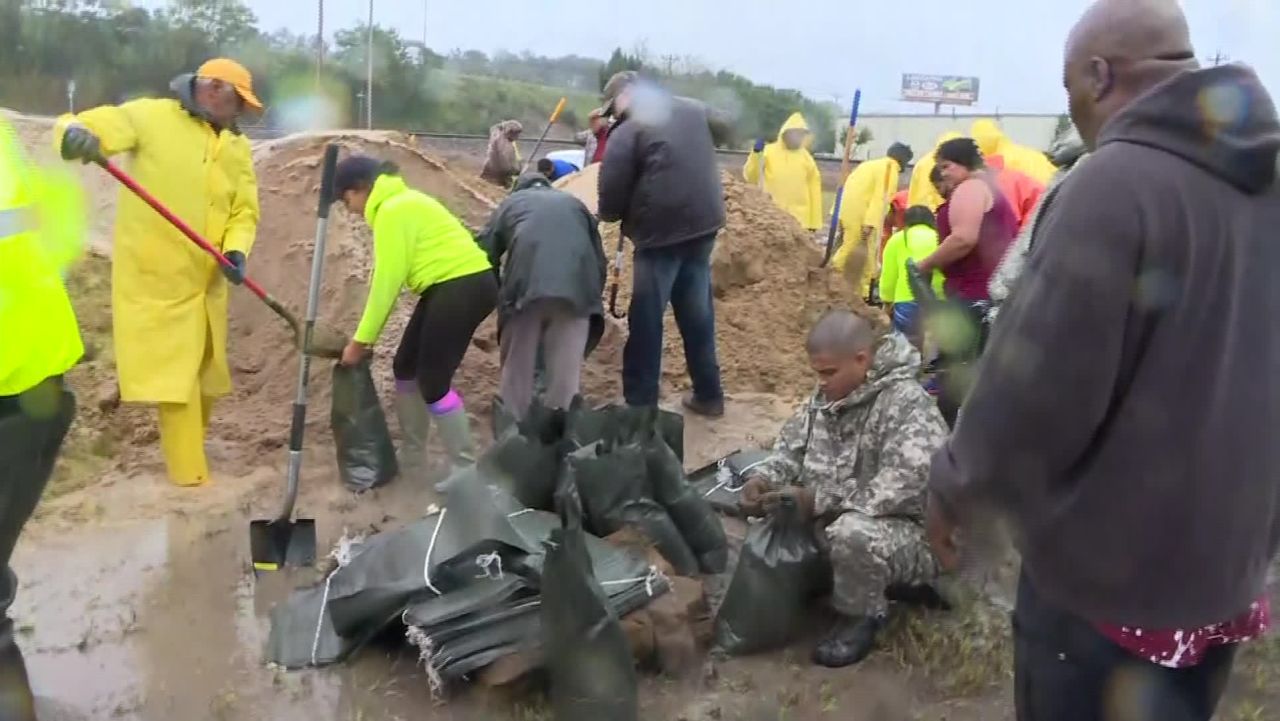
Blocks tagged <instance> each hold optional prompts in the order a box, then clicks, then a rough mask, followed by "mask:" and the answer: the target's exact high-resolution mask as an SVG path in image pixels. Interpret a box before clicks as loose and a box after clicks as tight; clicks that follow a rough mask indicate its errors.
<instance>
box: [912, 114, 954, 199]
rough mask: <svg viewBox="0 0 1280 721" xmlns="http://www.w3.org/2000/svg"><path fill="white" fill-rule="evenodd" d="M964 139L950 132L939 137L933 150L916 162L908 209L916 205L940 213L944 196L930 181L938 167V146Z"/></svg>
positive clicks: (913, 169)
mask: <svg viewBox="0 0 1280 721" xmlns="http://www.w3.org/2000/svg"><path fill="white" fill-rule="evenodd" d="M959 137H963V136H961V135H960V133H957V132H954V131H948V132H946V133H943V134H942V135H939V136H938V142H936V143H934V144H933V150H930V151H929V152H928V153H925V155H924V157H923V158H920V160H918V161H916V164H915V167H914V168H912V169H911V185H910V187H909V188H908V189H907V207H908V208H910V207H911V206H914V205H924V206H927V207H928V208H929V210H932V211H934V212H935V213H936V212H938V206H939V205H942V196H941V195H938V190H937V188H935V187H934V185H933V181H931V180H929V174H930V173H932V172H933V168H934V166H935V165H937V158H935V157H934V155H933V154H934V153H936V152H937V151H938V146H939V145H942V144H943V143H945V142H947V141H948V140H952V139H954V138H959Z"/></svg>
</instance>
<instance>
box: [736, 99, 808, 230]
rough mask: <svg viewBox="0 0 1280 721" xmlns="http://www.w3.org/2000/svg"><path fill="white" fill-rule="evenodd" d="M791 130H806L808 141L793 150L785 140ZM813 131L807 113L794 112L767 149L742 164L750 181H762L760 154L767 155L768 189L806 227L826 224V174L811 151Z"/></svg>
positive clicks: (766, 176)
mask: <svg viewBox="0 0 1280 721" xmlns="http://www.w3.org/2000/svg"><path fill="white" fill-rule="evenodd" d="M788 130H803V131H804V132H805V141H804V143H803V144H802V145H801V146H800V147H799V148H797V149H795V150H791V149H790V148H788V147H787V144H786V143H784V142H782V135H783V134H784V133H786V132H787V131H788ZM812 141H813V133H812V132H810V131H809V125H808V124H807V123H805V121H804V116H803V115H801V114H800V113H792V114H791V117H789V118H787V122H785V123H783V124H782V127H781V128H779V129H778V139H777V140H775V141H774V142H772V143H769V144H768V145H766V146H764V151H763V153H757V152H755V151H754V150H753V151H751V153H750V154H749V155H748V156H747V162H746V164H744V165H743V166H742V176H743V177H744V178H745V179H746V181H747V182H748V183H751V184H752V185H755V184H756V183H759V182H760V156H761V155H762V154H763V155H764V189H765V190H766V191H767V192H768V193H769V195H770V197H772V198H773V202H774V203H777V205H778V207H779V208H782V209H783V210H785V211H787V212H788V213H790V214H791V215H792V216H793V217H794V218H795V219H796V220H797V221H798V222H799V223H800V226H801V227H803V228H805V229H806V230H817V229H818V228H820V227H822V177H821V176H820V175H819V174H818V164H817V163H816V162H814V160H813V154H812V153H810V152H809V146H810V145H812Z"/></svg>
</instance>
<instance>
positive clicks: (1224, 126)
mask: <svg viewBox="0 0 1280 721" xmlns="http://www.w3.org/2000/svg"><path fill="white" fill-rule="evenodd" d="M1211 117H1212V119H1213V120H1214V122H1210V118H1211ZM1097 146H1098V147H1097V149H1096V150H1095V151H1094V152H1093V153H1092V154H1091V155H1090V157H1089V161H1088V162H1087V163H1085V164H1083V165H1081V166H1079V167H1078V168H1077V169H1076V170H1074V171H1072V173H1071V174H1070V176H1068V178H1067V179H1066V181H1064V182H1063V184H1062V186H1061V188H1060V189H1059V191H1058V195H1057V198H1056V200H1054V202H1053V204H1052V205H1051V206H1050V207H1049V208H1048V210H1047V213H1046V215H1045V217H1044V218H1042V219H1041V221H1040V228H1039V229H1038V230H1037V233H1036V242H1035V246H1034V249H1033V251H1032V253H1031V255H1030V256H1029V258H1028V261H1027V269H1026V272H1025V273H1024V275H1023V277H1022V279H1021V280H1020V281H1019V285H1018V290H1017V292H1015V293H1014V294H1013V295H1012V297H1011V298H1010V299H1009V301H1008V302H1007V303H1006V304H1005V307H1004V310H1002V311H1001V314H1000V322H999V323H997V324H996V325H995V328H994V332H993V334H992V337H991V341H990V345H988V347H987V350H986V355H985V356H984V359H983V362H982V368H981V370H980V372H979V376H978V379H977V382H976V383H975V384H974V387H973V389H972V391H971V393H970V395H969V396H968V398H967V399H966V401H965V406H964V409H963V411H962V412H961V414H960V419H959V422H958V423H957V425H956V428H955V432H954V433H953V435H952V437H951V439H950V440H949V441H948V443H947V445H946V447H945V448H943V450H942V451H940V452H939V453H938V454H937V455H936V456H935V457H934V463H933V470H932V473H931V477H930V487H931V488H932V490H933V492H934V493H935V494H936V496H937V497H938V498H939V499H940V501H941V502H942V504H943V506H944V507H946V508H948V509H950V510H951V512H952V513H954V514H957V515H959V516H960V517H962V518H963V517H965V516H967V515H968V514H969V513H970V512H973V511H977V510H984V509H985V508H994V510H996V511H998V512H1002V513H1003V514H1004V515H1005V516H1006V518H1007V519H1008V520H1009V522H1010V525H1011V527H1012V528H1013V529H1014V531H1015V538H1016V539H1017V542H1018V545H1019V548H1020V550H1021V551H1022V557H1023V563H1024V566H1023V570H1024V572H1025V573H1027V574H1028V576H1029V577H1030V579H1031V580H1032V582H1033V583H1034V585H1035V587H1036V589H1037V590H1038V591H1039V592H1040V593H1041V595H1042V596H1043V597H1044V598H1045V600H1046V601H1047V602H1049V603H1051V604H1053V605H1055V606H1057V607H1058V608H1061V609H1064V610H1066V611H1069V612H1071V613H1073V614H1075V615H1077V616H1080V617H1082V618H1085V619H1088V620H1089V621H1093V622H1101V623H1111V624H1120V625H1135V626H1141V627H1148V628H1186V627H1196V626H1201V625H1205V624H1210V623H1218V622H1222V621H1226V620H1228V619H1230V618H1233V617H1235V616H1237V615H1239V614H1241V613H1242V612H1244V611H1246V610H1247V609H1248V608H1249V605H1250V604H1251V603H1252V602H1254V601H1256V600H1257V599H1258V598H1260V597H1261V596H1262V594H1263V593H1264V592H1265V582H1266V577H1267V569H1268V567H1269V565H1270V563H1271V559H1272V557H1273V556H1274V554H1275V551H1276V548H1277V543H1278V542H1280V443H1277V442H1276V427H1277V421H1278V420H1280V374H1278V373H1277V372H1276V371H1277V369H1278V368H1280V325H1278V324H1276V323H1275V322H1274V319H1275V318H1277V317H1280V292H1278V291H1277V290H1276V289H1277V287H1278V286H1277V284H1276V281H1275V271H1276V268H1280V242H1277V239H1276V232H1277V231H1276V229H1277V228H1280V185H1277V182H1276V172H1277V169H1276V160H1277V152H1278V151H1280V121H1277V118H1276V110H1275V106H1274V105H1273V104H1272V101H1271V98H1270V97H1269V96H1268V95H1267V92H1266V90H1265V89H1264V88H1263V87H1262V84H1261V83H1260V82H1259V80H1258V77H1257V76H1256V75H1255V74H1254V73H1253V71H1251V70H1249V69H1247V68H1245V67H1243V66H1240V65H1226V66H1222V67H1216V68H1208V69H1204V70H1195V71H1188V72H1183V73H1180V74H1179V75H1177V76H1175V77H1173V78H1170V79H1169V80H1167V81H1165V82H1163V83H1161V84H1160V85H1158V86H1156V87H1154V88H1152V89H1151V90H1149V91H1148V92H1147V93H1145V94H1144V95H1143V96H1142V97H1140V98H1138V99H1137V100H1135V101H1134V102H1132V103H1131V104H1130V105H1129V106H1128V107H1127V108H1125V109H1124V110H1123V111H1121V112H1120V113H1119V114H1117V115H1116V116H1115V117H1113V118H1112V119H1111V120H1110V121H1109V122H1108V123H1107V124H1106V125H1105V126H1104V127H1103V129H1102V132H1101V135H1100V137H1099V139H1098V143H1097Z"/></svg>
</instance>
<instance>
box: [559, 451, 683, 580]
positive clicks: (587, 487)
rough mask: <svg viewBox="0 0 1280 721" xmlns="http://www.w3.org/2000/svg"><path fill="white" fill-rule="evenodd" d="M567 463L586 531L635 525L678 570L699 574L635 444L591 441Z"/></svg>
mask: <svg viewBox="0 0 1280 721" xmlns="http://www.w3.org/2000/svg"><path fill="white" fill-rule="evenodd" d="M565 467H566V472H567V473H568V479H569V480H570V481H571V484H572V487H573V488H576V489H577V492H578V496H579V497H580V498H581V499H582V507H583V510H584V512H585V513H586V526H587V529H588V530H589V531H591V532H592V533H594V534H595V535H597V536H608V535H610V534H612V533H615V532H617V531H620V530H622V529H623V528H625V527H627V526H634V527H635V528H637V529H639V530H640V531H641V532H642V533H644V535H645V536H646V537H647V538H648V539H649V540H650V541H652V542H653V545H654V546H655V547H656V548H657V549H658V552H659V553H661V554H662V557H663V558H665V559H666V560H667V562H668V563H670V564H671V567H672V568H674V569H675V572H676V573H678V574H679V575H681V576H692V575H695V574H697V572H698V561H697V559H696V558H695V557H694V555H693V551H692V550H690V548H689V544H688V543H687V542H685V540H684V536H682V535H681V534H680V531H679V529H677V528H676V525H675V523H674V522H673V521H672V520H671V516H670V515H669V514H668V513H667V511H666V509H664V508H663V507H662V506H661V505H660V504H659V503H658V502H657V501H655V500H653V493H652V490H651V489H650V487H649V477H648V472H647V469H646V466H645V457H644V451H643V450H642V449H641V448H640V446H639V445H638V444H627V445H620V446H614V447H612V448H610V447H609V446H607V445H606V444H604V443H594V444H592V445H590V446H587V447H586V448H581V449H579V450H577V451H574V452H573V453H571V454H569V456H568V457H566V458H565ZM562 492H563V491H562Z"/></svg>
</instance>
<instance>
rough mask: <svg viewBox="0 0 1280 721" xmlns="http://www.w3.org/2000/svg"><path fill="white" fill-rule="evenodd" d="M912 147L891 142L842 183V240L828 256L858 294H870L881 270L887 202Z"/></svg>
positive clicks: (907, 162)
mask: <svg viewBox="0 0 1280 721" xmlns="http://www.w3.org/2000/svg"><path fill="white" fill-rule="evenodd" d="M911 158H912V153H911V148H910V147H908V146H907V145H904V144H903V143H894V144H893V145H890V146H889V150H888V151H887V152H886V153H885V156H884V157H883V158H877V159H875V160H867V161H864V162H862V163H859V164H858V167H856V168H854V169H853V172H852V173H850V174H849V179H848V180H846V181H845V183H844V195H843V196H842V200H841V201H840V231H841V233H842V234H843V235H844V241H843V242H842V243H841V245H840V249H839V250H837V251H836V254H835V256H834V257H833V258H832V259H831V264H832V265H833V266H835V268H836V270H838V271H840V272H841V273H844V274H846V275H849V276H850V278H851V279H852V280H853V281H855V282H856V283H857V284H858V289H859V291H858V292H859V293H860V294H861V297H863V298H866V297H867V296H868V295H869V294H870V293H871V281H872V279H873V278H875V277H876V274H877V273H878V272H879V270H880V263H879V261H880V253H879V250H880V234H881V228H883V227H884V217H885V215H887V214H888V213H889V202H890V200H892V198H893V194H894V193H896V192H898V176H900V175H901V174H902V169H903V168H905V167H907V165H909V164H910V163H911Z"/></svg>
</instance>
